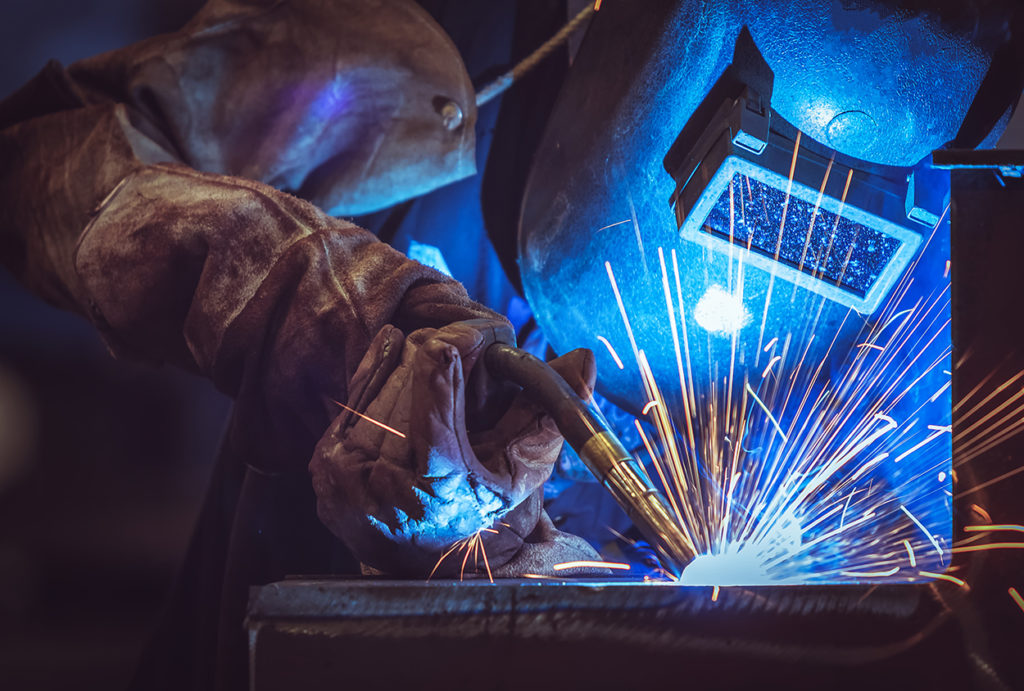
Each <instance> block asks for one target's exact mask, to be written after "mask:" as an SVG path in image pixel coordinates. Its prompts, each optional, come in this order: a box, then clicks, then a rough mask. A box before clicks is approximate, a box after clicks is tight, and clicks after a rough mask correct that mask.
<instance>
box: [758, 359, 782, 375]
mask: <svg viewBox="0 0 1024 691" xmlns="http://www.w3.org/2000/svg"><path fill="white" fill-rule="evenodd" d="M781 359H782V356H781V355H776V356H775V357H773V358H772V359H771V360H769V361H768V366H767V367H765V368H764V372H761V379H764V378H765V377H767V376H768V373H769V372H771V370H772V365H774V364H775V363H776V362H778V361H779V360H781Z"/></svg>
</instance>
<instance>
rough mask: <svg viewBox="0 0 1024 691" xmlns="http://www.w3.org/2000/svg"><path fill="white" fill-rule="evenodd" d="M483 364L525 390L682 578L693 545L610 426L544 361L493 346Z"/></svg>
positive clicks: (519, 351) (522, 352)
mask: <svg viewBox="0 0 1024 691" xmlns="http://www.w3.org/2000/svg"><path fill="white" fill-rule="evenodd" d="M484 361H485V362H486V364H487V369H488V370H489V371H490V372H491V373H492V374H494V375H495V376H498V377H501V378H502V379H506V380H508V381H510V382H513V383H515V384H518V385H519V386H521V387H523V391H524V392H525V393H526V395H527V396H528V397H529V398H530V400H532V401H533V402H534V403H536V404H537V405H539V406H540V407H541V408H542V409H544V410H545V411H546V412H547V413H548V414H549V415H550V416H551V418H552V419H553V420H554V421H555V424H556V425H557V426H558V429H559V431H560V432H561V433H562V436H563V437H565V440H566V441H567V442H568V443H569V446H571V447H572V448H573V449H574V450H575V451H576V453H577V454H579V457H580V460H582V461H583V463H584V465H586V466H587V468H588V469H589V470H590V472H591V473H593V474H594V476H595V477H596V478H597V479H598V480H599V481H600V482H601V484H602V485H604V487H605V489H607V490H608V491H609V492H610V493H611V494H612V496H613V497H614V498H615V500H616V501H617V502H618V503H619V505H620V506H621V507H622V508H623V510H625V512H626V514H627V515H628V516H629V517H630V519H631V520H632V521H633V524H634V525H635V526H636V527H637V528H638V529H639V530H640V532H641V533H642V534H643V536H644V537H645V538H646V539H647V540H648V541H649V542H650V543H651V545H653V546H654V547H656V548H657V549H658V551H659V552H660V553H661V555H662V557H664V560H665V562H666V563H665V565H666V566H667V567H668V568H669V569H670V570H673V571H674V573H675V575H676V576H678V575H679V574H681V573H682V570H683V568H685V567H686V565H687V564H689V563H690V561H692V560H693V557H694V556H695V550H694V546H693V544H692V542H691V541H690V540H689V539H688V538H687V537H686V535H685V534H684V532H683V531H682V530H681V529H680V527H679V525H678V523H677V519H676V518H675V515H674V514H673V512H672V509H671V508H670V506H669V503H668V500H666V499H665V496H664V495H663V494H662V493H661V492H660V491H658V489H657V488H656V487H655V486H654V485H653V484H652V483H651V481H650V479H649V477H648V476H647V474H646V473H645V472H644V470H643V468H642V467H641V466H640V464H639V463H638V462H637V461H636V459H634V458H633V456H632V454H630V453H629V452H628V451H627V450H626V449H625V447H624V446H623V445H622V442H621V441H619V439H618V437H616V436H615V434H614V433H613V432H612V431H611V430H610V429H609V428H608V425H607V424H606V423H605V422H604V421H603V420H602V419H600V417H599V416H598V415H595V414H594V413H593V412H591V410H590V409H589V408H588V407H587V404H586V402H584V401H583V400H582V399H581V398H580V397H579V396H578V395H576V392H575V391H573V389H572V387H570V386H569V384H568V383H567V382H566V381H565V380H564V379H563V378H562V377H561V376H560V375H559V374H558V373H557V372H556V371H555V370H553V369H552V368H551V366H550V365H548V364H547V363H546V362H544V361H543V360H539V359H538V358H535V357H534V356H532V355H530V354H529V353H527V352H525V351H522V350H519V349H518V348H513V347H512V346H509V345H505V344H504V343H495V344H494V345H492V346H490V347H489V348H488V349H487V351H486V353H485V354H484Z"/></svg>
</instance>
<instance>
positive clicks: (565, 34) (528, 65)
mask: <svg viewBox="0 0 1024 691" xmlns="http://www.w3.org/2000/svg"><path fill="white" fill-rule="evenodd" d="M598 7H600V4H598V5H596V6H595V5H591V4H589V3H588V4H587V6H586V7H585V8H584V9H582V10H581V11H580V13H579V14H577V15H576V16H575V17H573V18H572V19H571V20H569V23H568V24H566V25H565V26H563V27H562V28H561V29H559V30H558V33H556V34H555V35H554V36H552V37H551V38H549V39H548V40H547V41H546V42H545V43H544V44H543V45H542V46H541V47H540V48H538V49H537V50H535V51H533V52H532V53H530V54H529V55H527V56H526V57H525V58H523V60H521V61H520V62H519V63H518V64H516V66H515V67H513V68H512V69H510V70H509V71H508V72H505V73H504V74H502V75H501V76H500V77H498V78H497V79H495V80H494V81H493V82H491V83H490V84H488V85H487V86H485V87H484V88H483V89H481V90H480V91H478V92H477V94H476V107H477V108H479V107H481V106H482V105H484V104H485V103H487V102H488V101H490V100H492V99H494V98H496V97H498V96H500V95H501V94H503V93H505V91H507V90H508V88H509V87H510V86H512V85H513V84H514V83H515V82H517V81H519V79H521V78H522V76H523V75H525V74H526V73H527V72H529V71H530V70H532V69H533V68H534V67H536V66H537V65H539V64H540V63H541V62H542V61H543V60H544V58H546V57H547V56H549V55H551V53H553V52H554V51H555V49H556V48H558V47H559V46H560V45H562V44H563V43H565V42H566V41H567V40H569V37H570V36H572V35H573V33H575V32H576V30H577V29H579V28H580V27H581V26H583V24H584V23H585V22H586V21H587V20H589V19H590V16H591V15H592V14H594V12H596V11H597V8H598Z"/></svg>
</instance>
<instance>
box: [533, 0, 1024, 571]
mask: <svg viewBox="0 0 1024 691" xmlns="http://www.w3.org/2000/svg"><path fill="white" fill-rule="evenodd" d="M1013 7H1015V5H1014V6H1013ZM1013 15H1014V10H1013V9H1011V3H1003V2H988V1H981V0H979V1H978V2H967V3H963V2H941V3H940V2H936V3H935V4H934V6H933V8H931V9H925V8H909V7H907V6H906V3H905V2H899V1H896V0H893V1H892V2H882V1H878V2H874V1H870V0H845V1H842V0H836V2H832V3H806V2H800V1H798V0H775V1H774V2H768V3H764V2H754V1H753V0H750V1H746V2H738V3H737V2H698V1H697V0H652V1H651V2H644V3H629V2H606V3H604V5H603V6H602V9H601V11H600V12H598V13H597V15H596V17H595V19H594V21H593V23H592V25H591V27H590V29H589V30H588V34H587V36H586V38H585V39H584V41H583V44H582V46H581V48H580V51H579V54H578V56H577V57H576V61H575V62H574V64H573V67H572V69H571V70H570V73H569V76H568V78H567V81H566V83H565V85H564V87H563V90H562V92H561V94H560V96H559V100H558V102H557V103H556V105H555V108H554V112H553V114H552V116H551V118H550V120H549V122H548V127H547V130H546V132H545V135H544V139H543V140H542V143H541V146H540V149H539V151H538V153H537V155H536V158H535V161H534V164H533V168H532V172H531V175H530V178H529V180H528V183H527V187H526V191H525V197H524V201H523V207H522V213H521V219H520V229H519V230H520V232H519V266H520V270H521V275H522V283H523V286H524V290H525V293H526V295H527V298H528V299H529V302H530V305H531V307H532V308H533V309H534V311H535V314H536V317H537V320H538V322H539V323H540V325H541V326H542V327H543V329H544V332H545V334H546V335H547V337H548V338H549V340H550V341H551V343H552V345H553V346H554V348H555V350H556V351H559V352H565V351H568V350H570V349H572V348H577V347H587V348H590V349H591V350H593V351H594V352H595V354H596V356H597V360H598V371H599V379H598V390H599V391H600V392H601V393H602V394H603V395H604V396H606V397H607V398H608V399H610V400H612V401H613V402H614V403H616V404H618V405H619V406H621V407H622V408H624V409H626V410H627V411H628V412H630V413H632V414H633V415H637V416H640V417H641V418H643V419H646V420H649V421H651V422H652V424H656V425H660V426H661V427H662V428H663V429H662V430H661V432H664V434H662V437H664V439H663V440H662V442H660V446H659V442H657V441H656V440H651V441H652V443H651V444H650V445H648V448H647V449H646V450H645V449H643V448H641V449H640V456H641V457H642V458H646V457H648V456H650V457H652V458H653V457H655V456H658V455H662V456H669V455H672V454H675V451H674V450H673V449H674V447H678V448H679V449H684V451H682V452H680V453H678V454H676V456H678V457H679V458H681V461H680V463H678V464H677V467H678V468H680V470H679V473H678V474H679V475H681V476H683V479H682V480H681V481H679V485H680V486H688V487H694V486H699V487H701V488H702V489H701V491H702V492H704V493H705V494H703V495H701V496H697V497H695V498H694V501H695V502H696V504H695V505H694V506H690V505H688V504H686V503H685V502H680V503H681V504H683V507H682V509H681V512H682V513H685V512H686V511H691V510H692V511H693V512H697V513H699V512H702V511H705V510H706V507H707V506H719V505H722V506H725V505H729V506H732V504H731V502H733V501H734V500H735V503H736V505H739V506H740V507H741V511H740V512H738V513H737V512H735V511H732V509H729V508H724V509H722V511H724V512H725V513H726V514H728V518H726V519H723V520H722V522H721V526H722V529H721V533H720V534H721V535H726V536H727V537H719V536H718V535H719V533H717V532H716V530H712V529H709V530H708V531H707V532H709V533H715V534H714V535H710V534H709V535H704V536H697V537H696V538H695V541H698V538H699V539H700V540H701V541H702V544H704V546H703V547H701V548H698V549H697V550H696V551H697V552H698V554H710V555H712V556H714V557H716V558H717V557H720V556H722V555H727V554H728V553H729V550H734V552H733V555H732V556H735V557H736V559H735V569H734V570H735V572H736V575H735V578H736V579H737V581H736V582H737V583H747V584H749V583H751V582H793V583H806V582H862V581H865V580H871V579H874V581H873V582H878V581H879V579H885V578H890V577H891V578H892V579H895V580H901V581H903V582H912V581H915V580H923V579H925V578H928V577H926V576H923V575H922V572H925V573H930V572H941V571H942V570H943V569H944V568H946V567H947V566H948V563H949V561H948V558H949V547H950V542H951V540H952V522H951V502H950V499H949V498H950V497H951V496H952V494H951V492H950V490H951V485H950V483H951V467H950V457H951V453H952V452H951V434H950V430H951V417H952V413H951V408H952V403H951V391H950V379H951V371H952V369H953V365H952V359H951V358H952V345H951V343H952V340H951V335H950V334H951V331H950V309H949V281H950V265H949V257H950V243H949V233H948V220H947V219H948V214H946V213H945V212H946V206H947V204H948V203H949V202H948V178H947V180H943V176H942V172H941V171H937V170H936V169H935V168H933V167H932V166H931V165H930V160H929V158H930V155H931V152H932V151H933V150H936V149H940V148H943V147H948V146H956V147H967V148H973V147H975V146H978V145H986V144H987V143H991V142H992V141H993V140H994V138H995V137H997V136H998V134H999V132H1001V129H1002V128H1003V127H1004V126H1005V123H1006V121H1007V120H1008V117H1009V114H1010V112H1011V111H1012V107H1013V105H1014V104H1015V102H1016V100H1017V99H1018V98H1019V96H1020V91H1021V85H1022V80H1024V59H1021V55H1020V52H1019V51H1020V44H1021V41H1020V36H1019V35H1018V36H1016V37H1013V34H1012V31H1011V26H1012V23H1013V22H1014V21H1018V22H1019V19H1013ZM1011 38H1015V40H1011ZM943 224H945V225H943ZM658 389H661V391H658ZM822 401H824V404H822ZM663 407H673V408H674V410H675V412H676V413H678V415H674V416H672V419H671V420H667V421H666V420H664V419H662V421H661V422H658V418H659V416H660V415H661V413H660V412H659V411H660V410H662V409H663ZM659 433H660V432H659ZM672 435H678V437H679V441H672V440H670V439H668V438H669V437H671V436H672ZM645 442H646V440H645ZM659 449H660V450H659ZM685 449H688V451H686V450H685ZM655 465H657V464H655ZM655 469H657V468H652V470H651V472H652V474H653V472H654V470H655ZM737 487H738V488H739V489H736V488H737ZM747 490H750V492H749V494H744V491H747ZM686 491H688V490H686ZM819 495H820V497H821V499H820V500H818V501H817V503H815V500H814V499H813V498H814V497H817V496H819ZM778 497H781V498H782V499H781V500H779V501H778V502H777V501H776V498H778ZM794 498H795V499H794ZM880 502H881V504H880ZM783 504H785V505H783ZM879 506H882V507H883V508H882V509H879V508H878V507H879ZM715 510H716V511H717V509H715ZM730 512H732V513H730ZM719 513H721V512H719ZM755 514H760V515H762V516H769V518H768V519H767V520H766V521H764V522H763V523H762V524H758V523H757V522H756V520H755V521H754V523H751V522H750V521H748V520H747V516H752V515H755ZM734 515H735V518H734ZM848 516H849V517H851V520H852V517H853V516H857V517H858V518H857V520H861V521H862V523H861V524H862V525H865V526H868V527H869V528H870V530H868V533H867V534H865V535H860V536H858V537H857V539H855V540H848V541H846V544H843V545H835V544H834V543H833V541H830V540H829V538H828V535H827V534H828V533H829V532H830V531H833V532H834V533H835V534H839V533H842V532H843V530H844V529H845V527H846V526H847V524H848V523H849V521H848V520H847V517H848ZM690 518H693V517H684V520H683V522H684V523H685V522H690V523H693V524H694V525H697V526H699V525H701V524H702V521H701V520H700V519H699V518H698V519H695V520H689V521H688V520H687V519H690ZM730 521H732V522H731V523H730ZM868 522H870V523H868ZM715 525H716V529H717V527H718V524H717V523H716V524H715ZM751 526H753V527H751ZM748 529H749V530H750V531H753V532H754V533H756V534H757V540H751V539H749V537H750V535H751V534H752V533H744V531H747V530H748ZM730 531H736V532H735V533H734V534H735V537H734V538H730V537H728V535H730V534H733V533H731V532H730ZM880 536H886V537H884V538H883V537H880ZM894 536H895V537H894ZM890 538H893V539H895V543H894V544H895V545H896V547H897V549H898V550H899V551H897V550H894V549H889V547H890V546H891V545H889V542H888V541H889V540H890ZM903 540H906V541H907V542H908V543H909V544H910V545H911V547H910V549H913V546H914V545H917V551H916V553H915V554H912V555H910V556H909V559H910V561H911V562H913V568H911V567H910V566H908V565H905V564H903V562H902V561H899V560H900V559H906V557H901V556H900V555H901V554H902V550H903V547H901V546H900V545H901V541H903ZM751 542H757V543H758V544H759V545H766V547H765V549H768V550H770V552H764V551H762V552H760V553H758V554H756V555H753V557H752V555H751V550H750V549H749V545H750V543H751ZM878 545H882V546H883V548H884V550H883V551H885V553H886V555H887V557H886V559H887V560H888V561H885V560H883V561H885V566H884V568H857V567H856V565H857V564H860V565H861V566H862V567H863V565H864V564H866V563H870V564H873V565H877V562H878V560H877V559H875V558H874V552H873V551H872V550H876V551H877V548H878ZM702 550H707V551H705V552H702ZM830 550H831V551H830ZM812 552H813V553H812ZM794 555H795V556H794ZM858 555H859V556H858ZM797 557H798V558H797ZM861 557H863V558H861ZM799 559H805V560H806V564H812V563H813V565H814V566H813V568H810V567H808V568H804V569H803V571H801V572H799V573H796V572H792V573H785V574H784V573H781V571H783V569H781V568H779V565H780V564H787V565H795V566H796V567H799V564H798V562H799ZM716 561H721V560H717V559H716ZM890 562H891V563H890ZM695 564H696V562H695ZM851 564H853V565H854V566H851ZM716 568H718V565H716ZM787 568H789V567H788V566H787ZM692 569H693V567H692V566H691V567H688V572H689V571H691V570H692ZM796 570H797V571H799V568H797V569H796ZM769 571H770V573H769ZM826 572H827V573H826ZM790 576H792V577H793V578H794V580H787V579H789V578H790ZM731 577H732V576H731V575H727V576H726V578H727V579H728V578H731ZM685 578H686V575H685V574H684V579H685ZM721 578H722V574H721V572H720V571H719V572H718V573H716V574H714V575H713V576H709V581H708V582H716V583H721V582H722V580H720V579H721ZM713 579H719V580H713ZM744 579H747V580H744ZM804 579H806V580H804Z"/></svg>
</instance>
